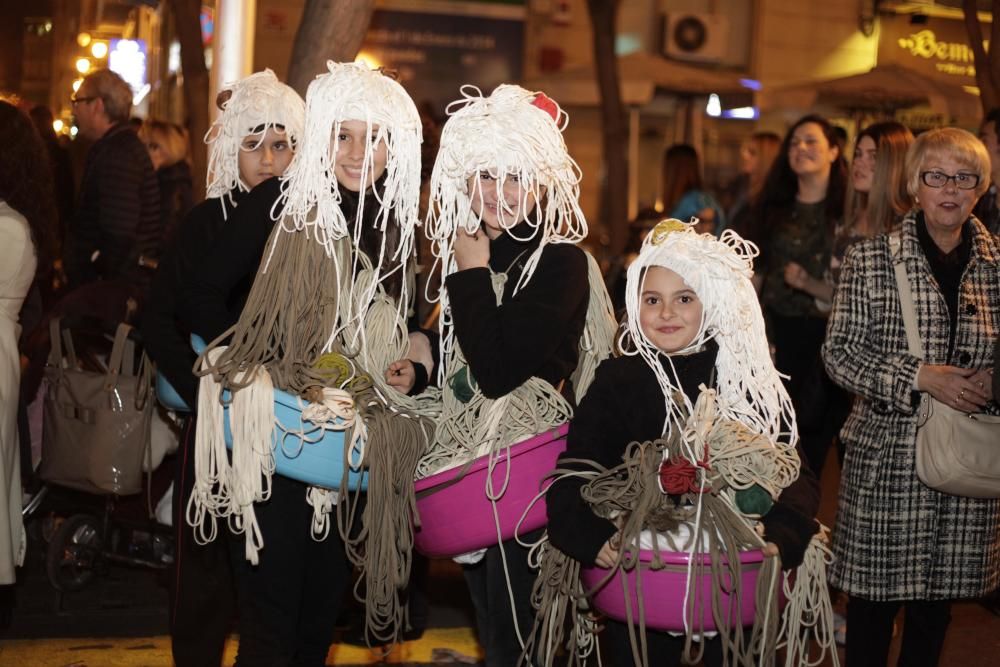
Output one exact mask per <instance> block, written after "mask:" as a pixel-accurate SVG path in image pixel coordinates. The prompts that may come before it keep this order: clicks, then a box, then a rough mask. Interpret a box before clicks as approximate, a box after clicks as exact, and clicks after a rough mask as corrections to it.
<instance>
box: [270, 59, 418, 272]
mask: <svg viewBox="0 0 1000 667" xmlns="http://www.w3.org/2000/svg"><path fill="white" fill-rule="evenodd" d="M327 68H328V69H329V72H328V73H325V74H321V75H319V76H317V77H316V79H315V80H314V81H313V82H312V83H310V84H309V90H308V91H307V92H306V130H305V137H304V139H303V141H302V142H301V145H300V148H299V149H298V150H297V151H296V152H295V157H294V158H293V159H292V163H291V165H289V167H288V170H287V171H286V172H285V176H284V178H283V179H282V180H283V181H284V183H283V185H282V201H279V202H278V203H277V204H276V205H275V208H274V211H278V210H280V206H281V205H282V204H283V206H284V211H283V214H284V222H283V225H284V227H285V228H286V229H288V228H290V227H293V228H294V229H296V230H306V231H307V232H308V233H312V234H313V235H314V238H315V239H316V241H318V242H319V243H320V244H321V245H323V246H324V248H326V251H327V254H328V255H330V256H331V257H332V256H333V255H334V251H333V242H334V241H336V240H339V239H342V238H344V237H345V236H348V235H350V236H352V238H353V239H354V242H355V244H358V243H360V240H361V222H362V219H363V218H362V211H363V210H364V206H365V199H366V195H367V193H366V192H365V191H362V192H361V193H359V195H358V197H359V199H358V210H357V214H356V216H355V219H354V220H353V221H348V220H347V219H346V218H345V217H344V213H343V212H342V211H341V208H340V202H341V199H342V195H341V191H340V184H339V183H338V182H337V178H336V176H335V175H334V167H335V165H336V158H337V151H338V150H339V147H340V142H339V135H340V130H341V124H342V123H343V122H344V121H352V120H353V121H362V122H365V123H366V124H367V132H366V135H365V136H366V137H367V138H366V145H365V158H364V163H363V165H362V168H361V182H362V183H368V182H369V181H370V180H371V176H370V174H371V171H372V166H373V161H374V160H373V153H374V150H375V147H376V145H377V144H378V143H379V142H385V143H386V146H387V148H388V158H387V162H386V168H385V174H384V180H383V181H382V186H381V187H380V188H377V189H375V190H374V195H372V196H374V197H375V199H376V200H377V204H378V206H379V207H380V208H379V212H378V214H377V216H376V217H375V225H376V227H378V229H380V230H382V231H383V232H384V231H385V229H386V225H387V224H388V223H389V217H390V213H394V215H395V220H396V224H398V225H399V228H400V242H399V247H398V248H397V249H396V251H395V253H393V255H392V257H390V259H398V260H399V261H400V269H399V270H405V266H406V261H407V258H409V256H410V255H411V254H412V252H413V241H414V239H413V236H414V231H415V228H416V227H417V226H419V224H420V218H419V204H420V143H421V141H422V140H423V126H422V123H421V120H420V114H419V113H418V112H417V107H416V105H415V104H414V103H413V100H412V99H411V98H410V96H409V94H407V92H406V90H405V89H404V88H403V87H402V86H401V85H400V84H399V83H398V82H397V81H395V80H394V79H393V78H391V77H389V76H386V75H385V74H383V73H382V72H381V71H380V70H373V69H370V68H369V67H368V66H367V65H364V64H362V63H335V62H333V61H328V62H327ZM375 126H378V129H377V130H375V129H374V128H375ZM373 137H374V138H373ZM384 238H385V237H384V235H383V239H384ZM385 253H386V247H385V243H384V241H383V245H382V248H381V249H380V252H379V257H371V258H370V259H371V260H372V263H373V265H374V267H375V269H376V272H377V271H378V268H379V267H380V266H381V265H382V262H383V260H384V259H386V257H385ZM384 277H385V276H381V278H384ZM376 282H377V281H376Z"/></svg>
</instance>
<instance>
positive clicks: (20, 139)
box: [0, 100, 56, 619]
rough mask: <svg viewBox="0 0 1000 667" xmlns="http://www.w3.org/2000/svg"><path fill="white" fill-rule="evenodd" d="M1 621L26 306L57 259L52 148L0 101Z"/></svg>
mask: <svg viewBox="0 0 1000 667" xmlns="http://www.w3.org/2000/svg"><path fill="white" fill-rule="evenodd" d="M0 146H3V150H0V619H2V618H3V617H7V616H8V614H9V611H10V601H11V597H10V595H11V591H12V588H11V585H12V584H13V583H14V576H15V575H14V568H15V567H16V566H18V565H20V564H21V562H22V561H23V559H24V548H25V537H24V528H23V524H22V522H21V463H20V449H19V441H18V435H17V406H18V393H19V388H20V381H21V358H20V354H19V353H18V338H19V336H20V332H21V325H20V323H19V321H18V316H19V313H20V310H21V304H22V303H24V299H25V297H26V296H27V294H28V290H29V289H31V286H32V283H33V282H34V281H35V278H36V276H37V275H39V274H45V273H47V269H48V267H49V266H50V264H51V258H52V246H53V241H54V229H55V224H56V210H55V206H54V205H53V196H52V172H51V171H50V169H49V160H48V154H47V152H46V150H45V145H44V144H43V143H42V140H41V138H40V137H39V136H38V133H37V132H36V131H35V128H34V126H33V125H32V124H31V120H30V119H29V118H28V116H27V115H25V114H24V113H23V112H22V111H20V110H19V109H18V108H17V107H15V106H14V105H13V104H10V103H9V102H6V101H2V100H0Z"/></svg>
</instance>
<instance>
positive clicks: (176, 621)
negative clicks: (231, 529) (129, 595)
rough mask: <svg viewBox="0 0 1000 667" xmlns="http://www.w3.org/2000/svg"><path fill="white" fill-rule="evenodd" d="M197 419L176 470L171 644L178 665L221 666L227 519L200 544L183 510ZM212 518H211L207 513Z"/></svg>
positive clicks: (226, 626) (231, 605) (228, 577)
mask: <svg viewBox="0 0 1000 667" xmlns="http://www.w3.org/2000/svg"><path fill="white" fill-rule="evenodd" d="M194 433H195V419H194V417H190V418H188V420H187V423H186V424H185V425H184V429H183V431H182V434H181V445H180V449H179V451H178V452H177V460H176V467H175V469H174V504H173V517H174V538H175V540H176V546H175V560H174V576H173V582H172V586H171V591H170V592H171V595H170V646H171V650H172V651H173V656H174V664H175V665H176V666H177V667H219V665H220V664H221V663H222V653H223V649H224V648H225V642H226V637H227V635H228V634H229V630H230V628H231V627H232V622H233V616H234V612H235V609H236V590H235V588H234V587H233V575H232V567H231V566H230V564H229V545H228V544H227V540H226V528H225V524H224V523H221V522H220V525H219V529H220V534H219V536H218V537H217V538H216V539H215V541H213V542H209V543H208V544H198V543H197V542H195V540H194V531H193V530H192V528H191V526H189V525H188V524H187V520H186V518H185V514H186V511H187V503H188V498H190V497H191V491H192V489H193V488H194ZM209 518H211V517H209Z"/></svg>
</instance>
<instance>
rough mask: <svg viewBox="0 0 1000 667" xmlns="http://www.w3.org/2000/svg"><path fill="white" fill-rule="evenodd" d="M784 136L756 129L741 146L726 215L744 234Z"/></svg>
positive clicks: (735, 228)
mask: <svg viewBox="0 0 1000 667" xmlns="http://www.w3.org/2000/svg"><path fill="white" fill-rule="evenodd" d="M780 148H781V137H780V136H778V135H777V134H775V133H774V132H764V131H762V132H754V133H753V134H751V135H750V136H749V137H748V138H747V139H746V141H744V142H743V145H742V146H741V147H740V175H739V177H738V178H737V179H736V181H737V182H736V184H735V185H734V186H733V188H732V189H733V190H735V193H734V194H733V195H731V196H732V202H731V205H730V207H729V211H728V212H727V214H726V217H727V218H728V219H729V227H730V228H731V229H733V230H734V231H736V232H738V233H743V231H744V230H745V229H746V226H747V224H749V221H750V215H751V212H752V210H753V205H754V202H756V201H757V198H758V197H759V196H760V193H761V192H762V191H763V190H764V183H766V182H767V175H768V173H769V172H770V171H771V165H773V164H774V160H775V158H777V157H778V151H779V149H780Z"/></svg>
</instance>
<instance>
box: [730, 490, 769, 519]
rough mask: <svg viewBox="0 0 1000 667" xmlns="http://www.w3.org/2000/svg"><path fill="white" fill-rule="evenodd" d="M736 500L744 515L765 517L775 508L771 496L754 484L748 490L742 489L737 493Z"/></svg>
mask: <svg viewBox="0 0 1000 667" xmlns="http://www.w3.org/2000/svg"><path fill="white" fill-rule="evenodd" d="M735 498H736V506H737V507H738V508H740V511H741V512H743V513H744V514H755V515H758V516H764V515H765V514H767V513H768V512H769V511H771V507H773V506H774V500H773V499H772V498H771V494H770V493H768V492H767V491H765V490H764V488H763V487H761V486H760V485H759V484H754V485H753V486H751V487H750V488H748V489H740V490H739V491H737V492H736V496H735Z"/></svg>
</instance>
